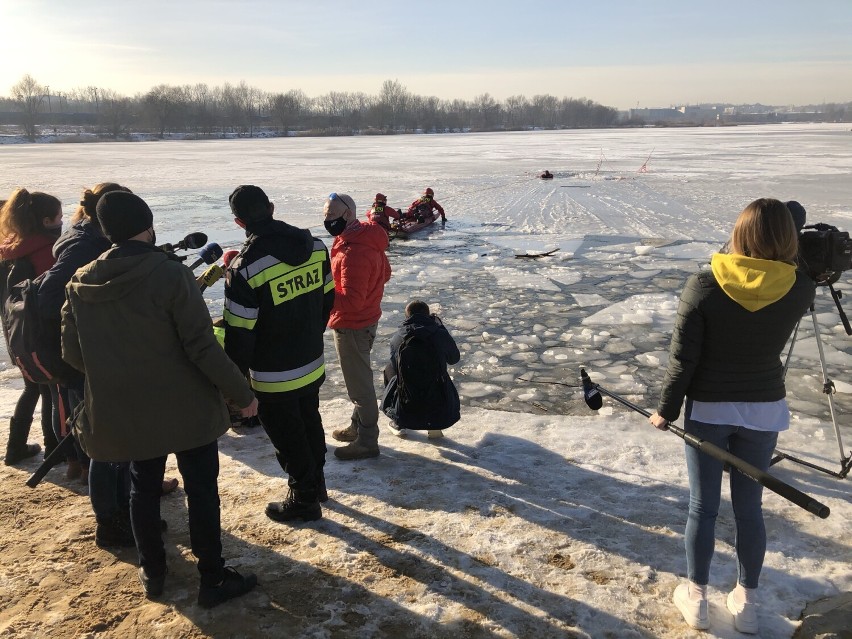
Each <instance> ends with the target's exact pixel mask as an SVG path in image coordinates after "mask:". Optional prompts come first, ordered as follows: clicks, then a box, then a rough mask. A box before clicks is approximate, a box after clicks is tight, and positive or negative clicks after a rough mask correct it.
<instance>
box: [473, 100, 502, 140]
mask: <svg viewBox="0 0 852 639" xmlns="http://www.w3.org/2000/svg"><path fill="white" fill-rule="evenodd" d="M473 110H474V111H475V112H476V117H477V121H478V123H479V126H480V127H482V129H483V130H485V131H488V130H491V129H493V128H494V126H495V125H496V123H497V119H498V116H499V114H500V105H499V104H498V103H497V101H496V100H495V99H494V98H492V97H491V94H490V93H483V94H482V95H478V96H476V97H475V98H474V99H473Z"/></svg>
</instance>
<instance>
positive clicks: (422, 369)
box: [396, 331, 446, 415]
mask: <svg viewBox="0 0 852 639" xmlns="http://www.w3.org/2000/svg"><path fill="white" fill-rule="evenodd" d="M396 370H397V394H398V397H399V412H400V414H408V415H426V414H428V413H430V412H432V411H433V410H434V409H435V406H437V405H440V404H442V403H443V402H444V376H445V375H446V373H445V372H444V367H443V365H442V362H441V360H440V358H439V356H438V352H437V349H436V348H435V347H434V346H433V344H432V343H431V341H430V340H429V339H428V338H424V337H421V336H420V335H419V334H418V331H411V332H409V333H408V334H407V335H406V336H405V339H403V340H402V344H400V346H399V350H398V351H397V354H396Z"/></svg>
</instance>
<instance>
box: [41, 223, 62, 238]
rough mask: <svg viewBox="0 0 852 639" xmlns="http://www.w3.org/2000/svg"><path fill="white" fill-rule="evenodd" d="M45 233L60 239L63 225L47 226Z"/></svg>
mask: <svg viewBox="0 0 852 639" xmlns="http://www.w3.org/2000/svg"><path fill="white" fill-rule="evenodd" d="M44 234H45V235H49V236H50V237H52V238H54V239H56V240H58V239H59V236H60V235H62V225H61V224H58V225H56V226H45V227H44Z"/></svg>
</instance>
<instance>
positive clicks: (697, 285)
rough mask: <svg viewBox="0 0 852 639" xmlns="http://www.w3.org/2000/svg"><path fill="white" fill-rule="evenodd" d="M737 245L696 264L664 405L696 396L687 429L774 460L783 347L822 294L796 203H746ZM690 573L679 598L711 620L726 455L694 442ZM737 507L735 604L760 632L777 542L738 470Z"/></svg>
mask: <svg viewBox="0 0 852 639" xmlns="http://www.w3.org/2000/svg"><path fill="white" fill-rule="evenodd" d="M729 250H730V253H729V254H722V253H716V254H715V255H713V257H712V260H711V263H710V267H711V268H710V271H706V272H701V273H697V274H695V275H692V276H691V277H690V278H689V279H688V280H687V282H686V285H685V286H684V289H683V292H682V293H681V297H680V305H679V307H678V312H677V319H676V323H675V327H674V331H673V333H672V341H671V345H670V348H669V364H668V370H667V371H666V376H665V379H664V381H663V388H662V392H661V397H660V403H659V405H658V408H657V412H656V413H654V414H653V415H651V417H650V418H649V420H650V422H651V424H653V425H654V426H655V427H656V428H659V429H661V430H665V429H666V428H668V424H669V422H673V421H675V420H676V419H677V418H678V417H679V415H680V410H681V405H682V404H683V401H684V399H685V398H686V410H685V414H684V431H685V432H686V433H687V434H691V435H694V436H696V437H698V438H700V439H702V440H704V441H707V442H710V443H712V444H715V445H716V446H718V447H720V448H721V449H723V450H727V451H729V452H730V453H732V454H733V455H736V456H737V457H739V458H741V459H743V460H745V461H746V462H748V463H749V464H752V465H753V466H755V467H757V468H759V469H761V470H763V471H766V470H767V469H768V468H769V464H770V461H771V458H772V452H773V450H774V449H775V444H776V441H777V439H778V433H779V432H780V431H783V430H786V429H787V428H788V427H789V423H790V411H789V409H788V407H787V402H786V399H785V394H786V392H785V388H784V371H783V365H782V362H781V352H782V351H783V349H784V346H785V344H786V343H787V340H788V339H789V338H790V335H791V333H792V332H793V329H794V327H795V326H796V322H797V321H798V320H799V319H800V318H801V317H802V315H803V314H804V313H805V311H807V309H808V308H809V307H810V305H811V304H812V303H813V300H814V295H815V285H814V283H813V281H812V280H811V279H810V278H809V277H808V276H807V275H806V274H805V273H802V272H799V271H797V270H796V256H797V254H798V234H797V232H796V227H795V225H794V222H793V218H792V216H791V214H790V211H789V210H788V209H787V207H786V206H785V205H784V204H783V203H782V202H780V201H778V200H775V199H770V198H763V199H759V200H755V201H754V202H752V203H751V204H749V205H748V206H746V208H745V209H744V210H743V211H742V213H740V215H739V217H738V218H737V221H736V224H735V225H734V229H733V232H732V234H731V240H730V243H729ZM686 465H687V470H688V474H689V493H690V495H689V514H688V518H687V523H686V532H685V535H684V542H685V546H686V559H687V571H688V575H687V577H688V581H687V582H686V583H683V584H681V585H679V586H678V587H677V588H676V589H675V591H674V597H673V600H674V603H675V606H676V607H677V608H678V610H679V611H680V612H681V614H682V615H683V617H684V619H685V620H686V622H687V623H688V624H689V625H690V626H692V627H693V628H697V629H699V630H706V629H707V628H709V627H710V619H709V615H708V601H707V584H708V582H709V578H710V563H711V560H712V558H713V550H714V545H715V525H716V516H717V515H718V512H719V502H720V498H721V484H722V473H723V466H724V465H723V463H722V461H720V460H719V459H716V458H713V457H710V456H709V455H706V454H703V453H701V452H700V451H699V450H697V449H696V448H693V447H691V446H686ZM730 486H731V503H732V505H733V509H734V517H735V519H736V553H737V575H738V577H737V585H736V587H735V588H734V589H733V590H732V591H731V592H730V593H729V594H728V596H727V600H726V604H727V607H728V610H729V611H730V612H731V614H732V615H733V616H734V625H735V626H736V629H737V630H738V631H740V632H744V633H750V634H756V633H757V631H758V619H757V597H756V595H757V587H758V579H759V577H760V571H761V568H762V567H763V559H764V555H765V554H766V529H765V526H764V522H763V511H762V508H761V497H762V492H763V486H762V485H761V484H760V483H757V482H755V481H752V480H751V479H749V478H748V477H746V476H745V475H743V474H741V473H735V472H732V473H730Z"/></svg>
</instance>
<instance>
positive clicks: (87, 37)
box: [0, 0, 852, 109]
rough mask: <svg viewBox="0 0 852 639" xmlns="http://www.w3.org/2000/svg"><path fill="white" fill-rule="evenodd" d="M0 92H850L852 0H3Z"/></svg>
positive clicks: (797, 98) (801, 96) (599, 96)
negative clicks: (24, 83) (244, 86)
mask: <svg viewBox="0 0 852 639" xmlns="http://www.w3.org/2000/svg"><path fill="white" fill-rule="evenodd" d="M0 24H2V25H3V32H4V35H3V38H2V39H0V60H2V64H0V95H9V89H10V88H11V87H12V85H14V84H15V83H16V82H17V81H18V80H20V78H21V77H22V76H23V75H24V74H27V73H29V74H30V75H32V76H33V77H34V78H35V79H36V80H38V81H39V82H40V83H41V84H43V85H47V86H49V87H50V88H51V92H56V91H68V90H69V89H73V88H76V87H84V86H92V85H94V86H98V87H101V88H109V89H114V90H116V91H119V92H120V93H124V94H127V95H133V94H135V93H137V92H145V91H147V90H148V89H150V88H151V87H152V86H155V85H157V84H161V83H166V84H195V83H198V82H204V83H207V84H209V85H211V86H213V85H221V84H224V83H225V82H230V83H239V82H240V81H242V80H244V81H246V82H247V83H248V84H249V85H252V86H255V87H258V88H260V89H263V90H265V91H271V92H278V91H288V90H290V89H301V90H302V91H304V92H305V93H306V94H307V95H309V96H312V97H313V96H318V95H323V94H326V93H328V92H330V91H362V92H364V93H367V94H370V95H376V94H378V93H379V89H380V88H381V85H382V83H383V82H384V81H385V80H389V79H390V80H398V81H399V82H400V83H402V84H403V85H404V86H405V87H406V88H407V89H408V90H409V91H411V92H413V93H416V94H418V95H423V96H437V97H439V98H441V99H453V98H463V99H472V98H473V97H475V96H477V95H481V94H483V93H490V94H491V95H492V96H494V97H495V98H497V99H499V100H503V99H505V98H507V97H509V96H511V95H518V94H522V95H526V96H527V97H531V96H533V95H536V94H542V93H549V94H551V95H555V96H557V97H563V96H565V97H574V98H580V97H585V98H588V99H591V100H594V101H596V102H600V103H602V104H606V105H608V106H614V107H617V108H621V109H626V108H633V107H637V106H638V107H643V108H644V107H655V106H670V105H674V104H696V103H701V102H729V103H755V102H761V103H763V104H774V105H785V104H818V103H822V102H847V101H850V100H852V37H850V34H852V2H850V1H849V0H812V1H810V2H803V1H802V0H776V1H770V0H753V1H752V0H749V1H747V2H742V1H741V0H740V1H731V0H718V1H714V2H712V3H710V2H704V3H689V2H671V1H669V2H662V1H656V0H647V1H645V2H635V1H629V2H628V1H623V0H610V1H609V2H596V3H591V2H582V3H581V2H575V1H572V0H557V1H556V2H548V3H544V2H542V3H538V4H537V5H535V4H532V3H522V2H517V1H509V0H491V1H489V2H485V1H472V0H454V1H451V0H433V1H432V2H430V3H428V4H424V3H407V2H398V1H396V0H360V1H359V2H354V1H350V0H315V1H312V2H305V1H293V0H278V1H273V0H248V1H238V0H231V1H227V2H226V1H201V0H181V2H173V1H162V0H149V1H148V2H145V3H129V2H128V3H115V2H104V1H102V0H77V1H76V2H73V3H72V2H67V0H0Z"/></svg>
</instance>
